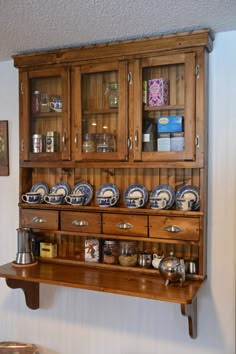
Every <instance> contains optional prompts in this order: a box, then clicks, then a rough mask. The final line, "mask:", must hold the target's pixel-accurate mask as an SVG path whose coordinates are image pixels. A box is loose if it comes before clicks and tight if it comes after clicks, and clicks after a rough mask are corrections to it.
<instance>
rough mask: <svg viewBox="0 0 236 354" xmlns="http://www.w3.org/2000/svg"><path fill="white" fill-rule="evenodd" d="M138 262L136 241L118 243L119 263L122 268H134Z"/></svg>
mask: <svg viewBox="0 0 236 354" xmlns="http://www.w3.org/2000/svg"><path fill="white" fill-rule="evenodd" d="M137 261H138V248H137V242H136V241H120V249H119V263H120V265H122V266H126V267H134V266H136V264H137Z"/></svg>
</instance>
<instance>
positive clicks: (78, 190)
mask: <svg viewBox="0 0 236 354" xmlns="http://www.w3.org/2000/svg"><path fill="white" fill-rule="evenodd" d="M71 194H84V195H85V201H84V203H83V205H88V204H89V203H90V202H91V200H92V198H93V187H92V186H91V185H90V184H89V183H87V182H80V183H77V184H76V185H75V186H74V188H73V189H72V192H71Z"/></svg>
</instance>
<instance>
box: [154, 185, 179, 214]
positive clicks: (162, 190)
mask: <svg viewBox="0 0 236 354" xmlns="http://www.w3.org/2000/svg"><path fill="white" fill-rule="evenodd" d="M150 198H162V199H165V200H166V206H165V207H164V208H163V209H170V208H171V207H172V205H173V204H174V202H175V191H174V190H173V188H172V187H171V186H169V184H160V185H159V186H157V187H155V188H153V190H152V191H151V193H150Z"/></svg>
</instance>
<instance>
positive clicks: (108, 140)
mask: <svg viewBox="0 0 236 354" xmlns="http://www.w3.org/2000/svg"><path fill="white" fill-rule="evenodd" d="M118 107H119V83H118V72H117V71H106V72H99V73H91V74H84V75H82V139H83V146H82V151H83V152H84V153H88V152H102V153H108V152H115V151H117V148H116V135H117V123H118Z"/></svg>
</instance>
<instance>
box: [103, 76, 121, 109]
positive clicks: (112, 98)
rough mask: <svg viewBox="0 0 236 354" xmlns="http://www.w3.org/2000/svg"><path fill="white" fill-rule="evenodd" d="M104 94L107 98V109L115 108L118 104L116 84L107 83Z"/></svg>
mask: <svg viewBox="0 0 236 354" xmlns="http://www.w3.org/2000/svg"><path fill="white" fill-rule="evenodd" d="M105 94H106V95H107V97H108V106H109V108H117V107H118V103H119V91H118V82H117V81H114V82H109V83H108V84H107V88H106V92H105Z"/></svg>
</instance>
